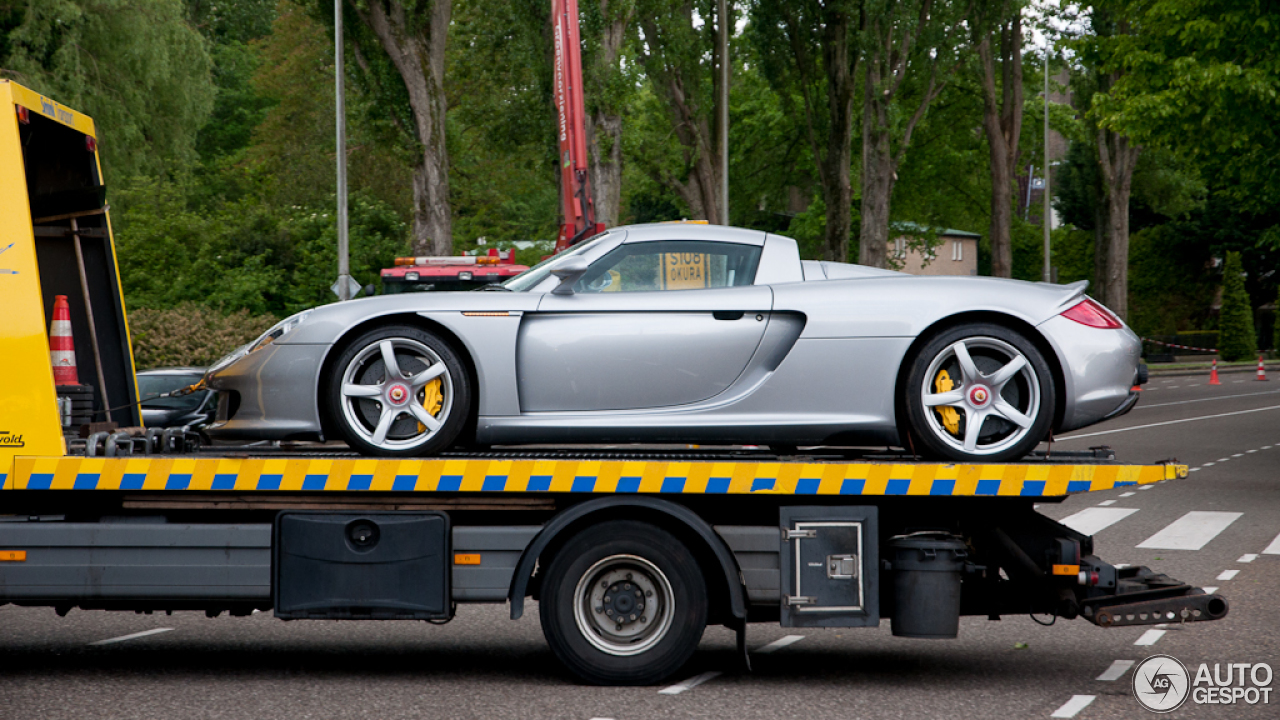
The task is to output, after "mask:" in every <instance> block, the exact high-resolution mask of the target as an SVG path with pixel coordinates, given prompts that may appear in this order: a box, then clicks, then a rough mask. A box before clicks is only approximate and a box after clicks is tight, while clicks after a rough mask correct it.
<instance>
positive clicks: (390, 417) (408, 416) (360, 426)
mask: <svg viewBox="0 0 1280 720" xmlns="http://www.w3.org/2000/svg"><path fill="white" fill-rule="evenodd" d="M431 385H438V389H439V393H440V395H441V396H442V397H443V400H442V401H441V402H440V403H439V407H438V409H437V408H435V407H432V408H426V407H423V404H422V401H423V398H424V397H425V396H426V393H427V388H428V386H431ZM341 393H342V396H341V398H340V402H341V404H342V415H343V418H344V419H345V420H346V423H347V426H348V427H349V428H351V430H352V431H354V432H355V433H356V435H358V436H359V437H360V439H362V440H364V441H365V442H367V443H369V444H370V445H373V446H375V447H378V448H381V449H383V450H406V449H409V448H413V447H416V446H418V445H421V444H423V443H425V442H426V441H427V440H429V439H431V438H432V437H433V436H434V435H435V434H436V433H437V432H439V431H440V428H441V427H443V425H444V419H445V418H447V417H449V410H450V409H451V408H452V407H453V378H452V376H451V375H450V374H449V368H448V367H447V366H446V365H445V364H444V361H443V360H442V359H441V358H440V356H439V355H438V354H436V352H435V351H434V350H432V349H431V348H429V347H427V346H426V345H424V344H422V343H420V342H418V341H416V340H411V339H409V338H384V339H382V340H378V341H376V342H372V343H370V344H369V345H367V346H366V347H365V348H363V349H362V350H361V351H360V352H359V353H357V354H356V356H355V357H354V358H352V359H351V362H349V363H347V366H346V368H345V369H344V370H343V374H342V388H341ZM433 404H434V403H433Z"/></svg>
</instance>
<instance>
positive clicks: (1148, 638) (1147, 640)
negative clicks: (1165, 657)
mask: <svg viewBox="0 0 1280 720" xmlns="http://www.w3.org/2000/svg"><path fill="white" fill-rule="evenodd" d="M1164 634H1165V631H1164V630H1148V631H1146V632H1144V633H1142V637H1140V638H1138V639H1137V640H1134V641H1133V644H1134V645H1155V644H1156V641H1157V640H1159V639H1160V638H1162V637H1164Z"/></svg>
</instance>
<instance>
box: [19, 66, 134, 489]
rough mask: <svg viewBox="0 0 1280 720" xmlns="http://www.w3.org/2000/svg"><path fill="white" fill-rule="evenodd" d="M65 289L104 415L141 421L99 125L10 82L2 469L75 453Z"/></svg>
mask: <svg viewBox="0 0 1280 720" xmlns="http://www.w3.org/2000/svg"><path fill="white" fill-rule="evenodd" d="M58 295H65V296H67V298H68V302H69V305H70V309H71V329H72V336H73V338H74V340H75V348H76V351H77V353H76V354H77V357H78V359H79V363H78V366H79V367H78V370H79V374H80V381H81V383H84V384H88V385H92V386H94V397H95V398H96V399H95V400H94V403H95V409H96V410H97V413H95V417H96V419H102V420H105V419H106V415H107V410H110V414H111V419H112V420H113V421H115V422H117V423H118V424H119V425H121V426H136V425H140V424H141V418H140V415H139V411H138V407H137V405H136V402H137V388H136V387H135V385H134V368H133V356H132V351H131V348H130V344H129V329H128V325H127V323H126V321H125V308H124V300H123V296H122V294H121V292H120V273H119V270H118V268H117V265H116V253H115V246H114V243H113V242H112V237H111V222H110V219H109V217H108V214H107V204H106V187H105V186H104V184H103V182H102V168H101V163H100V162H99V159H98V141H97V131H96V129H95V127H94V124H93V120H92V119H90V118H89V117H87V116H86V115H84V114H83V113H79V112H77V111H75V110H72V109H71V108H68V107H67V106H65V105H62V104H61V103H59V102H57V101H55V100H52V99H50V98H48V97H45V96H43V95H41V94H39V93H37V92H35V91H33V90H30V89H28V88H25V87H23V86H22V85H19V84H17V83H14V82H12V81H8V80H0V308H2V310H0V316H2V317H3V321H2V322H0V348H3V351H2V352H0V383H3V387H4V391H3V393H0V395H2V396H3V400H2V401H0V476H4V475H9V474H10V473H12V466H13V458H14V457H16V456H19V455H35V456H59V455H63V454H64V453H65V451H66V447H65V443H64V440H63V430H64V428H63V423H62V421H61V413H60V412H59V403H58V401H57V389H56V388H55V386H54V380H53V368H52V365H51V364H50V359H49V339H48V331H49V323H50V320H51V318H52V312H53V305H54V298H55V297H56V296H58ZM113 406H115V407H113ZM2 484H3V483H0V485H2Z"/></svg>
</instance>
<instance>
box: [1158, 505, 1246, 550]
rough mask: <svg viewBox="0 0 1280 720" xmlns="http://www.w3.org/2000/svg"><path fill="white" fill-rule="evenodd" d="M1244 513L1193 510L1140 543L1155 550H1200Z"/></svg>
mask: <svg viewBox="0 0 1280 720" xmlns="http://www.w3.org/2000/svg"><path fill="white" fill-rule="evenodd" d="M1243 514H1244V513H1238V512H1203V511H1192V512H1189V513H1187V514H1186V515H1183V516H1182V517H1180V518H1178V519H1177V520H1174V521H1173V522H1172V523H1169V524H1168V525H1167V526H1165V528H1164V529H1163V530H1161V531H1160V532H1158V533H1156V534H1155V535H1152V536H1151V537H1149V538H1147V539H1146V540H1143V541H1142V542H1140V543H1138V547H1140V548H1150V549H1155V550H1199V549H1200V548H1203V547H1204V546H1205V545H1207V544H1208V543H1209V541H1210V540H1212V539H1214V538H1216V537H1218V535H1219V534H1221V533H1222V531H1223V530H1226V529H1227V527H1229V526H1230V525H1231V523H1233V522H1235V521H1236V520H1239V519H1240V516H1241V515H1243Z"/></svg>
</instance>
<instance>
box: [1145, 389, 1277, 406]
mask: <svg viewBox="0 0 1280 720" xmlns="http://www.w3.org/2000/svg"><path fill="white" fill-rule="evenodd" d="M1277 393H1280V390H1263V391H1262V392H1251V393H1240V394H1239V395H1222V396H1219V397H1208V398H1196V399H1195V400H1178V401H1176V402H1166V403H1156V404H1154V405H1141V404H1139V405H1134V406H1133V409H1134V410H1137V409H1138V408H1158V407H1168V406H1170V405H1190V404H1191V403H1202V402H1210V401H1212V400H1230V399H1232V398H1242V397H1254V396H1256V395H1275V394H1277Z"/></svg>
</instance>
